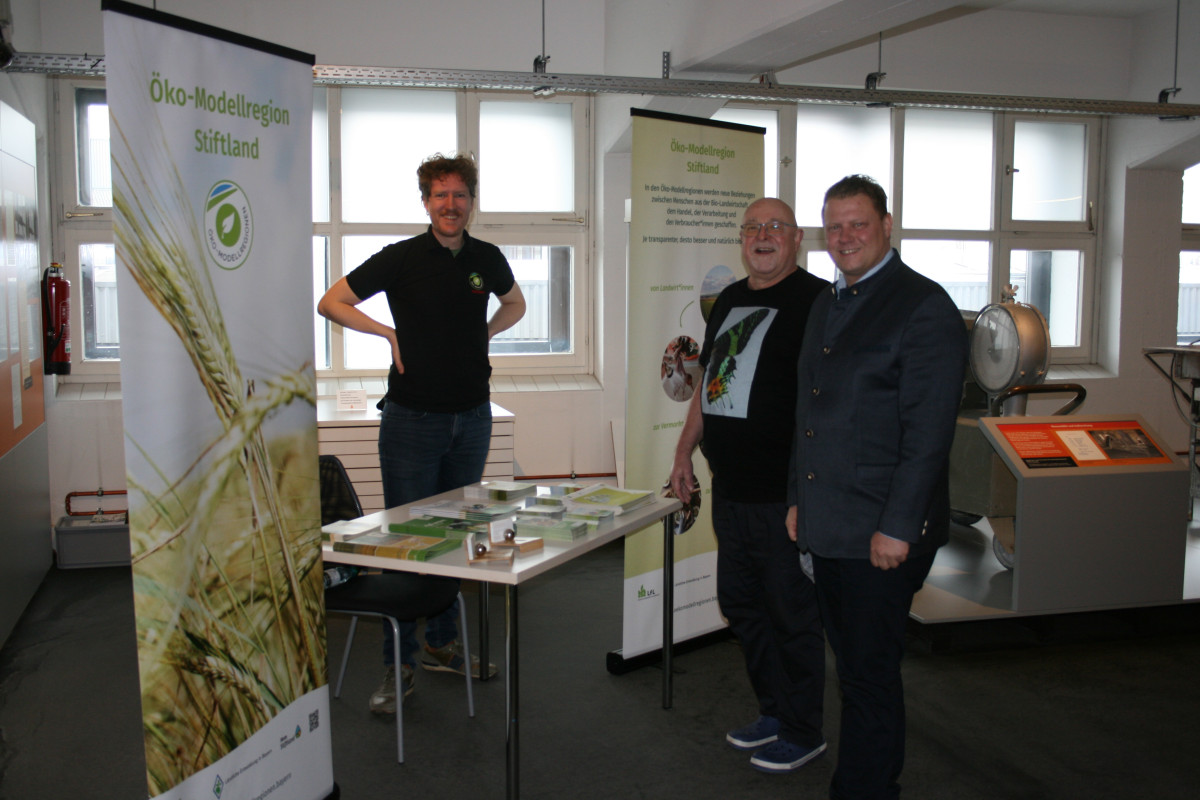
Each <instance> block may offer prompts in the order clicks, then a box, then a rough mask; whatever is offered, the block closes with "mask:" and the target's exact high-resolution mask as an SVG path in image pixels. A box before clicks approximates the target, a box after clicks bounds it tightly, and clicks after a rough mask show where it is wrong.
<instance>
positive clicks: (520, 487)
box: [463, 481, 538, 502]
mask: <svg viewBox="0 0 1200 800" xmlns="http://www.w3.org/2000/svg"><path fill="white" fill-rule="evenodd" d="M537 490H538V487H537V484H536V483H520V482H518V481H484V482H483V483H476V484H472V485H471V486H467V487H465V488H464V489H463V497H467V498H470V499H471V500H501V501H504V502H512V501H513V500H519V499H520V498H522V497H525V496H527V495H531V494H533V493H534V492H536V491H537Z"/></svg>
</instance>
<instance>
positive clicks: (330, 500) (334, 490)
mask: <svg viewBox="0 0 1200 800" xmlns="http://www.w3.org/2000/svg"><path fill="white" fill-rule="evenodd" d="M320 476H321V524H322V525H328V524H329V523H331V522H337V521H338V520H343V519H355V518H356V517H361V516H362V515H363V510H362V503H360V502H358V493H357V492H355V491H354V484H352V483H350V476H349V475H347V474H346V468H345V467H343V466H342V461H341V459H339V458H338V457H337V456H329V455H324V456H321V457H320Z"/></svg>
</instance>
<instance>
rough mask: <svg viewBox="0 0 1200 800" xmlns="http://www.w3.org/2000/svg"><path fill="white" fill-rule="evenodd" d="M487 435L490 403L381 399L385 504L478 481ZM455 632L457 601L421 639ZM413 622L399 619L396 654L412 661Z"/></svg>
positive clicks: (440, 641)
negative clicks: (430, 404)
mask: <svg viewBox="0 0 1200 800" xmlns="http://www.w3.org/2000/svg"><path fill="white" fill-rule="evenodd" d="M491 440H492V404H491V402H485V403H482V404H480V405H479V406H476V407H475V408H472V409H468V410H466V411H459V412H457V413H439V412H431V411H415V410H413V409H411V408H405V407H404V406H401V405H397V404H396V403H393V402H390V401H388V402H386V403H385V404H384V406H383V414H382V416H381V418H380V421H379V466H380V469H381V471H382V472H383V502H384V505H385V506H387V507H388V508H393V507H395V506H400V505H404V504H405V503H411V502H413V501H415V500H422V499H424V498H426V497H429V496H431V495H435V494H439V493H441V492H446V491H450V490H451V489H457V488H458V487H460V486H467V485H468V484H472V483H478V482H479V480H480V479H481V478H482V477H483V467H484V464H486V463H487V453H488V447H489V446H490V445H491ZM383 631H384V636H383V663H384V665H385V666H391V661H392V626H391V625H390V624H387V623H386V622H385V624H384V626H383ZM456 638H458V603H455V604H454V605H453V606H451V607H450V608H448V609H446V610H445V611H444V612H442V613H441V614H438V615H437V616H436V617H430V618H429V619H427V620H426V621H425V642H426V643H427V644H428V645H429V646H430V647H434V648H438V647H445V646H446V645H448V644H450V643H451V642H453V641H454V640H455V639H456ZM417 647H418V645H417V626H416V625H415V624H414V623H411V622H408V623H406V622H401V623H400V660H401V662H403V663H405V664H408V665H409V666H413V667H415V666H416V663H417Z"/></svg>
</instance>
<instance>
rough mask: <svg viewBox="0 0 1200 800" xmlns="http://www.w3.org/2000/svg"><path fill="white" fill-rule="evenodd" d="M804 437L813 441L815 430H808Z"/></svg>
mask: <svg viewBox="0 0 1200 800" xmlns="http://www.w3.org/2000/svg"><path fill="white" fill-rule="evenodd" d="M804 435H805V436H806V437H807V438H809V439H811V438H813V436H814V435H815V434H814V433H813V429H812V428H809V429H808V430H806V431H805V432H804Z"/></svg>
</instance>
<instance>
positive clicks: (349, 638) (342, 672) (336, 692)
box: [333, 616, 358, 697]
mask: <svg viewBox="0 0 1200 800" xmlns="http://www.w3.org/2000/svg"><path fill="white" fill-rule="evenodd" d="M356 628H358V617H355V616H352V617H350V632H349V633H348V634H346V649H345V650H343V651H342V668H341V669H339V670H338V679H337V686H336V687H334V689H333V696H334V697H341V696H342V679H343V678H345V677H346V664H347V662H349V661H350V647H351V646H352V645H353V644H354V631H355V629H356Z"/></svg>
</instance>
